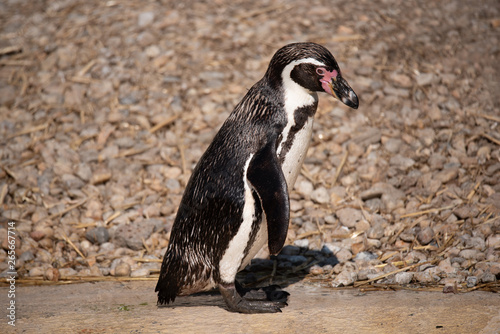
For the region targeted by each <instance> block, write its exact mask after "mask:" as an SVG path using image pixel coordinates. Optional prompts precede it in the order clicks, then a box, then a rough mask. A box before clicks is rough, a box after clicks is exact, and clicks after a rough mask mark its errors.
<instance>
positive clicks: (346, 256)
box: [335, 248, 352, 263]
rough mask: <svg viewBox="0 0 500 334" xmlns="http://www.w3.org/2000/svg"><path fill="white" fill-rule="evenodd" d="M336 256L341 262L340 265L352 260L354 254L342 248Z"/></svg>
mask: <svg viewBox="0 0 500 334" xmlns="http://www.w3.org/2000/svg"><path fill="white" fill-rule="evenodd" d="M335 256H336V257H337V259H338V260H339V262H340V263H344V262H347V261H349V260H350V259H352V253H351V252H350V251H349V250H348V249H345V248H341V249H340V251H338V252H337V253H336V254H335Z"/></svg>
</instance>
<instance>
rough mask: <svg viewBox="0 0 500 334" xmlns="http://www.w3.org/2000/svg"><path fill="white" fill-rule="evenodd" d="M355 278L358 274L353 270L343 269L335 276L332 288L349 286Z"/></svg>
mask: <svg viewBox="0 0 500 334" xmlns="http://www.w3.org/2000/svg"><path fill="white" fill-rule="evenodd" d="M357 278H358V275H357V273H356V272H355V271H347V270H343V271H342V272H341V273H340V274H338V275H337V277H335V279H334V280H333V282H332V286H333V287H334V288H338V287H342V286H349V285H352V284H354V282H356V280H357Z"/></svg>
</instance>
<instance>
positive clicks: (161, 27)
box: [0, 0, 500, 291]
mask: <svg viewBox="0 0 500 334" xmlns="http://www.w3.org/2000/svg"><path fill="white" fill-rule="evenodd" d="M499 38H500V4H499V2H498V1H496V0H485V1H480V2H477V1H472V0H446V1H431V0H419V1H417V0H410V1H398V0H384V1H372V0H370V1H368V0H361V1H339V0H335V1H326V0H311V1H264V0H259V1H225V0H216V1H206V2H205V1H183V2H179V1H140V2H138V1H118V0H116V1H113V0H110V1H95V0H85V1H78V0H67V1H35V2H33V1H21V0H20V1H15V0H7V1H2V2H1V3H0V215H1V217H2V218H1V220H0V224H1V225H0V240H2V244H1V247H0V248H1V249H0V272H3V273H4V275H5V273H6V271H7V261H6V256H7V252H6V251H7V249H8V243H7V223H8V222H9V221H15V223H16V224H15V226H16V229H17V232H18V238H17V239H16V253H17V256H18V260H17V262H16V266H17V271H18V274H19V275H20V276H21V277H22V278H23V279H24V280H25V282H40V281H50V282H58V281H69V280H72V279H73V278H74V277H75V276H79V277H94V276H98V277H103V279H104V277H108V276H109V277H118V276H124V277H129V276H134V277H145V278H148V277H155V275H157V273H158V270H159V266H160V261H161V258H162V256H163V254H164V251H165V247H166V246H167V245H168V238H169V231H170V228H171V225H172V223H173V220H174V218H175V213H176V210H177V206H178V204H179V201H180V198H181V195H182V192H183V189H184V186H185V184H186V182H187V180H188V178H189V176H190V173H191V171H192V169H193V168H194V166H195V164H196V162H197V161H198V159H199V158H200V156H201V154H202V153H203V152H204V150H205V148H206V147H207V146H208V144H209V143H210V141H211V139H212V138H213V136H214V135H215V133H216V132H217V130H218V128H219V127H220V126H221V124H222V123H223V121H224V120H225V118H226V117H227V116H228V115H229V113H230V112H231V110H232V108H233V107H234V106H235V105H236V103H237V102H238V101H239V100H240V99H241V98H242V97H243V95H244V94H245V93H246V91H247V90H248V89H249V88H250V87H251V86H252V85H253V84H254V83H255V82H256V81H258V80H259V79H260V78H261V77H262V75H263V74H264V72H265V70H266V68H267V64H268V62H269V60H270V58H271V57H272V55H273V54H274V52H275V51H276V50H277V49H279V48H280V47H282V46H283V45H285V44H288V43H291V42H298V41H312V42H317V43H320V44H322V45H324V46H326V47H327V48H328V49H329V50H330V51H331V52H332V53H333V55H334V56H335V57H336V59H337V61H338V62H339V65H340V68H341V69H342V72H343V76H344V77H345V78H346V80H347V81H348V82H349V83H350V85H351V86H352V87H353V89H354V90H355V91H356V93H357V94H358V96H359V98H360V108H359V109H358V110H356V111H353V110H349V109H348V108H347V107H345V106H344V105H343V104H341V103H339V102H337V101H334V100H333V99H332V98H330V97H329V96H326V95H324V96H320V104H319V108H318V112H317V115H316V121H315V131H314V137H313V140H312V143H311V148H310V149H309V153H308V158H307V160H306V162H305V164H304V167H303V170H302V173H301V175H300V176H299V178H298V180H297V183H296V186H295V189H293V190H292V193H291V210H292V213H291V215H292V219H291V224H290V231H289V235H288V239H287V244H288V245H289V246H288V247H286V252H285V253H284V254H282V256H281V257H280V258H279V261H281V262H280V267H279V270H278V274H280V273H281V274H283V275H285V274H287V273H288V272H290V270H292V269H293V268H295V271H294V272H295V273H296V272H302V273H303V275H307V277H316V278H319V279H320V281H321V282H324V283H326V284H329V285H333V286H343V285H344V286H347V285H352V284H362V283H363V282H367V281H368V280H372V281H370V282H371V283H372V284H373V286H374V287H376V286H377V285H376V284H381V285H384V284H385V285H391V286H405V285H407V284H415V285H417V286H421V287H422V286H423V287H433V288H437V289H445V290H447V289H448V290H449V291H457V290H458V291H468V290H471V289H490V290H491V289H493V290H495V289H496V291H498V283H497V282H498V279H499V278H500V259H499V253H500V234H499V233H500V217H499V214H500V134H499V123H500V94H499V92H500V83H499V79H498V78H499V77H500V75H499V74H500V73H499V71H500V68H499V64H500V62H499V53H500V49H499V46H500V42H499ZM294 256H295V257H294ZM259 257H260V258H263V259H266V258H267V254H266V252H265V250H264V251H263V252H261V254H259ZM275 260H276V259H275ZM275 260H273V261H275ZM266 265H267V266H268V265H270V266H271V269H272V261H271V264H269V261H264V262H262V266H260V267H259V268H255V267H254V269H255V270H257V269H259V270H260V269H262V268H264V269H265V268H268V267H266ZM297 268H298V269H297ZM268 269H269V268H268ZM401 269H402V270H401ZM377 278H378V279H377Z"/></svg>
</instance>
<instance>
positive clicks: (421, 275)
mask: <svg viewBox="0 0 500 334" xmlns="http://www.w3.org/2000/svg"><path fill="white" fill-rule="evenodd" d="M413 277H414V278H415V280H416V281H417V282H420V283H432V282H433V279H432V276H431V274H430V273H429V272H428V271H419V272H416V273H414V274H413Z"/></svg>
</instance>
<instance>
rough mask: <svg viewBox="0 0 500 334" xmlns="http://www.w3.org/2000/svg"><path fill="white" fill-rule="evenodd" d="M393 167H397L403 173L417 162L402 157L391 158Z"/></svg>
mask: <svg viewBox="0 0 500 334" xmlns="http://www.w3.org/2000/svg"><path fill="white" fill-rule="evenodd" d="M389 163H390V164H391V165H394V166H396V167H397V168H399V169H400V170H402V171H406V170H408V169H409V168H411V167H412V166H413V165H414V164H415V160H413V159H411V158H406V157H403V156H402V155H399V154H398V155H395V156H393V157H392V158H391V160H390V162H389Z"/></svg>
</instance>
